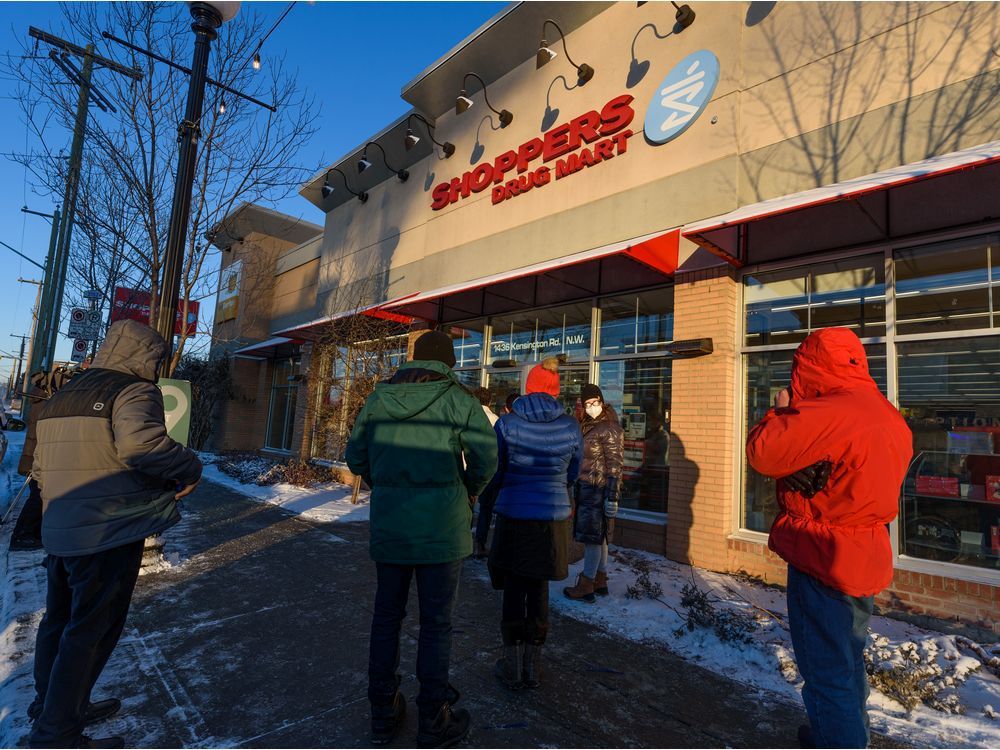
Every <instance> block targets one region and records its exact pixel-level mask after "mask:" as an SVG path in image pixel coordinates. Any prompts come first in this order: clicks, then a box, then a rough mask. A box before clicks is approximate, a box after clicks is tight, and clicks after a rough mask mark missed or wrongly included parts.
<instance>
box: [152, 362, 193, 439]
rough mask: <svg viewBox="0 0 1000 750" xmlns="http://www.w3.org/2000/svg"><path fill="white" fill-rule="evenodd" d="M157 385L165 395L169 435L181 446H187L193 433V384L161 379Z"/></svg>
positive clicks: (164, 401) (164, 405)
mask: <svg viewBox="0 0 1000 750" xmlns="http://www.w3.org/2000/svg"><path fill="white" fill-rule="evenodd" d="M156 384H157V385H158V386H159V387H160V391H161V392H162V393H163V416H164V417H166V422H167V434H168V435H169V436H170V437H172V438H173V439H174V440H176V441H177V442H178V443H180V444H181V445H187V444H188V437H189V434H190V432H191V382H190V381H189V380H173V379H172V378H160V379H159V380H158V381H157V383H156Z"/></svg>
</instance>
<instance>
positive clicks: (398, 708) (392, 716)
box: [371, 690, 406, 745]
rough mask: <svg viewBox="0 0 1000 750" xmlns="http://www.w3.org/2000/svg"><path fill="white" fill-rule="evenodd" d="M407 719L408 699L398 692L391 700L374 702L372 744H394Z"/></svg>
mask: <svg viewBox="0 0 1000 750" xmlns="http://www.w3.org/2000/svg"><path fill="white" fill-rule="evenodd" d="M405 718H406V698H404V697H403V694H402V693H401V692H399V691H398V690H397V691H396V694H395V695H394V696H393V697H392V699H391V700H387V701H378V702H374V701H373V702H372V737H371V739H372V744H373V745H387V744H388V743H390V742H392V741H393V739H394V738H395V737H396V735H397V734H398V733H399V729H400V727H402V726H403V720H404V719H405Z"/></svg>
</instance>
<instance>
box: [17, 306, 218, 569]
mask: <svg viewBox="0 0 1000 750" xmlns="http://www.w3.org/2000/svg"><path fill="white" fill-rule="evenodd" d="M165 356H166V344H165V343H164V341H163V339H162V338H161V337H160V336H159V335H158V334H157V333H156V332H155V331H154V330H153V329H151V328H150V327H149V326H145V325H142V324H141V323H138V322H136V321H134V320H123V321H119V322H117V323H115V324H114V325H112V326H111V328H110V329H109V330H108V335H107V337H106V338H105V340H104V343H103V344H102V345H101V348H100V349H99V350H98V352H97V356H96V357H95V358H94V364H93V365H92V366H91V367H90V369H89V370H87V371H86V372H83V373H81V374H80V375H76V376H74V377H73V379H72V380H70V381H69V382H68V383H67V384H66V385H64V386H63V387H62V388H61V389H60V390H59V391H58V392H57V393H55V394H54V395H53V396H52V398H51V399H50V400H49V401H48V403H47V404H46V405H45V408H44V409H42V410H41V413H40V414H39V416H38V443H37V445H36V447H35V459H34V465H33V468H32V475H33V476H34V477H35V479H36V480H37V481H38V484H39V486H40V488H41V491H42V502H43V506H44V511H43V515H42V543H43V544H44V545H45V550H46V551H47V552H48V553H49V554H51V555H57V556H63V557H74V556H78V555H90V554H94V553H96V552H102V551H104V550H108V549H112V548H114V547H120V546H123V545H126V544H130V543H132V542H137V541H139V540H140V539H144V538H145V537H147V536H151V535H153V534H158V533H159V532H161V531H163V530H165V529H167V528H169V527H170V526H172V525H173V524H175V523H177V521H178V520H180V515H179V514H178V512H177V501H176V497H175V495H176V487H177V485H178V484H181V485H189V484H194V483H195V482H197V481H198V480H199V479H200V478H201V462H200V461H199V460H198V457H197V456H195V454H194V453H193V452H192V451H191V450H189V449H187V448H185V447H184V446H183V445H181V444H180V443H177V442H175V441H174V440H172V439H171V438H170V437H169V436H168V435H167V429H166V425H165V420H164V415H163V396H162V395H161V394H160V390H159V389H158V388H157V387H156V385H155V381H156V378H157V374H158V371H159V368H160V365H161V363H162V362H163V360H164V358H165Z"/></svg>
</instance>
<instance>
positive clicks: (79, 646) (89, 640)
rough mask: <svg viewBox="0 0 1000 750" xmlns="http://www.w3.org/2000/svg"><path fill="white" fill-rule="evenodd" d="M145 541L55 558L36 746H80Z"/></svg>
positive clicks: (42, 648) (42, 636) (38, 677)
mask: <svg viewBox="0 0 1000 750" xmlns="http://www.w3.org/2000/svg"><path fill="white" fill-rule="evenodd" d="M142 548H143V540H139V541H138V542H132V543H131V544H126V545H123V546H121V547H115V548H114V549H109V550H106V551H104V552H98V553H96V554H93V555H82V556H80V557H58V556H56V555H49V556H48V558H46V561H45V565H46V567H47V568H48V592H47V594H46V599H45V616H44V617H43V618H42V622H41V624H40V625H39V626H38V638H37V640H36V641H35V700H34V702H33V703H32V706H33V707H37V706H41V708H42V713H41V715H40V716H39V717H38V720H37V721H36V722H35V726H34V727H33V729H32V731H31V735H30V736H29V737H28V742H29V744H30V745H31V747H76V746H77V744H78V742H79V739H80V735H81V734H82V733H83V726H84V724H83V720H82V719H83V712H84V710H85V709H86V707H87V705H88V704H89V703H90V691H91V690H93V688H94V683H95V682H97V678H98V677H100V676H101V672H102V671H103V669H104V665H105V664H107V663H108V659H109V658H110V657H111V652H112V651H114V649H115V646H116V645H117V644H118V639H119V638H120V637H121V634H122V630H123V629H124V627H125V618H126V617H127V616H128V608H129V604H130V603H131V601H132V592H133V591H134V589H135V582H136V579H137V578H138V576H139V566H140V564H141V563H142Z"/></svg>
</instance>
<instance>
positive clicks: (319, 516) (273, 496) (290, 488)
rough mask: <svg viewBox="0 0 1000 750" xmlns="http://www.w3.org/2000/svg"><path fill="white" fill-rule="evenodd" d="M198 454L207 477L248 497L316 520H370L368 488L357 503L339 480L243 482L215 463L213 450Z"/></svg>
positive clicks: (204, 475)
mask: <svg viewBox="0 0 1000 750" xmlns="http://www.w3.org/2000/svg"><path fill="white" fill-rule="evenodd" d="M199 455H200V456H201V459H202V462H203V463H204V464H205V469H204V472H203V474H202V476H203V477H204V478H205V479H208V480H209V481H212V482H216V483H218V484H221V485H223V486H225V487H229V488H230V489H233V490H236V491H237V492H240V493H242V494H244V495H246V496H248V497H252V498H254V499H257V500H263V501H264V502H266V503H271V504H272V505H277V506H279V507H281V508H284V509H285V510H289V511H291V512H293V513H298V514H299V515H301V516H304V517H305V518H309V519H311V520H313V521H322V522H330V521H343V522H353V521H367V520H368V508H369V506H368V494H369V493H367V492H362V493H361V494H360V495H359V496H358V504H357V505H352V504H351V488H350V487H348V486H347V485H346V484H340V483H338V482H328V483H325V484H320V485H316V486H315V487H298V486H296V485H293V484H285V483H278V484H271V485H263V486H261V485H257V484H244V483H243V482H240V481H239V480H238V479H236V478H234V477H231V476H229V475H228V474H226V473H224V472H223V471H221V470H220V469H219V467H218V466H216V465H215V464H214V463H212V462H213V461H218V460H219V457H218V456H215V455H213V454H210V453H202V454H199Z"/></svg>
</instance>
